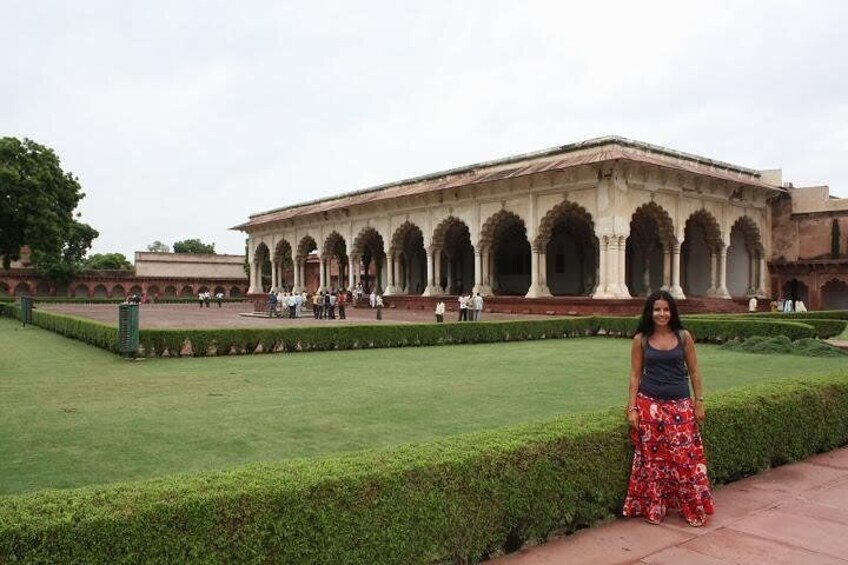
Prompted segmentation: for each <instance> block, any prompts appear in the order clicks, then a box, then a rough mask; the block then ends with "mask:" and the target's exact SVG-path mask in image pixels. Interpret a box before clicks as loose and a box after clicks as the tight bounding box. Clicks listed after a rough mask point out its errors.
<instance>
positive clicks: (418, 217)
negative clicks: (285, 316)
mask: <svg viewBox="0 0 848 565" xmlns="http://www.w3.org/2000/svg"><path fill="white" fill-rule="evenodd" d="M772 180H773V179H772ZM780 191H782V189H781V188H779V187H778V186H774V185H772V184H770V183H769V182H766V180H764V175H763V174H761V173H760V172H759V171H754V170H751V169H745V168H742V167H737V166H735V165H730V164H727V163H720V162H716V161H712V160H709V159H705V158H702V157H697V156H693V155H688V154H684V153H679V152H676V151H672V150H669V149H665V148H662V147H656V146H651V145H648V144H644V143H641V142H635V141H631V140H626V139H622V138H617V137H610V138H601V139H598V140H591V141H588V142H583V143H579V144H574V145H569V146H564V147H560V148H556V149H552V150H547V151H542V152H538V153H535V154H528V155H523V156H518V157H511V158H508V159H502V160H499V161H493V162H490V163H485V164H481V165H472V166H469V167H464V168H460V169H454V170H452V171H447V172H444V173H436V174H433V175H427V176H425V177H420V178H417V179H410V180H407V181H401V182H398V183H392V184H387V185H384V186H382V187H376V188H373V189H367V190H363V191H358V192H352V193H347V194H342V195H340V196H339V197H336V198H330V199H326V200H322V201H316V202H311V203H305V204H301V205H295V206H289V207H286V208H282V209H279V210H273V211H269V212H264V213H259V214H256V215H253V216H251V218H250V221H248V222H247V223H245V224H242V225H240V226H237V227H236V228H234V229H240V230H243V231H245V232H246V233H247V234H248V236H249V242H248V252H249V261H250V264H251V265H252V267H253V268H252V270H251V277H250V292H251V293H259V292H262V291H263V290H267V289H264V288H263V285H262V283H261V282H260V281H261V280H262V278H261V277H262V273H261V272H260V271H261V269H262V263H263V259H265V257H266V256H268V257H270V258H271V261H272V265H273V267H272V269H271V273H270V275H271V280H270V284H271V286H272V287H277V286H282V285H284V284H285V285H286V286H289V287H294V288H298V289H300V288H302V287H303V281H304V277H303V270H304V263H305V260H306V258H307V256H308V255H309V254H310V253H316V252H317V257H318V259H319V261H320V265H321V269H320V273H321V276H320V286H321V288H322V289H323V288H328V286H329V275H328V273H329V264H330V261H333V262H334V264H335V265H337V266H338V267H340V269H341V272H342V280H343V281H344V286H347V287H354V286H356V285H357V283H359V282H362V278H363V276H364V273H366V272H368V271H371V272H374V271H376V277H372V280H371V281H365V282H367V283H368V284H370V285H375V286H376V287H377V288H378V290H379V291H382V292H385V293H386V294H421V295H425V296H429V295H438V294H445V293H447V294H456V293H458V292H469V291H470V292H480V293H482V294H483V295H491V294H506V295H522V296H525V297H527V298H536V297H547V296H552V295H554V296H556V295H560V296H591V297H594V298H611V299H622V298H630V297H631V296H636V295H645V294H647V292H648V291H651V290H656V289H659V288H664V289H668V290H669V291H670V292H671V293H672V294H673V295H674V296H676V297H678V298H685V297H686V296H687V295H691V296H710V297H721V298H729V297H731V296H748V295H752V294H757V295H761V296H765V295H768V293H769V289H768V288H767V285H768V277H767V273H766V264H765V259H766V257H767V256H768V255H767V254H768V252H769V249H768V245H769V242H768V237H764V235H766V234H768V233H769V228H770V225H769V224H770V216H769V210H770V209H769V205H768V200H769V198H770V197H772V196H774V195H775V194H777V193H779V192H780ZM266 254H267V255H266ZM288 261H293V263H294V267H295V268H294V277H293V280H288V281H283V280H282V275H281V273H282V272H283V269H282V268H281V266H282V263H283V262H288ZM350 266H353V268H350ZM265 275H266V278H267V273H265ZM374 278H376V280H373V279H374ZM265 286H267V284H266V285H265ZM339 286H342V285H339Z"/></svg>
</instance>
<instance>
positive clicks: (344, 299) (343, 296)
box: [304, 290, 350, 320]
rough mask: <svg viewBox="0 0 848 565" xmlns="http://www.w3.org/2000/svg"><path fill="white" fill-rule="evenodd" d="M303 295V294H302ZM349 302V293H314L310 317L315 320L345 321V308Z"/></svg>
mask: <svg viewBox="0 0 848 565" xmlns="http://www.w3.org/2000/svg"><path fill="white" fill-rule="evenodd" d="M304 294H305V293H304ZM349 302H350V293H349V292H348V291H346V290H340V291H338V292H335V291H330V292H323V291H322V292H316V293H315V294H314V295H312V316H313V317H314V318H315V319H316V320H320V319H325V320H335V319H336V315H337V314H338V319H339V320H346V319H347V315H346V313H345V308H346V306H347V304H348V303H349Z"/></svg>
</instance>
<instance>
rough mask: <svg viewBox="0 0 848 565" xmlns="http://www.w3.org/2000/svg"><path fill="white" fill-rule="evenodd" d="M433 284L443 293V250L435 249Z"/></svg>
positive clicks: (437, 290) (438, 291) (439, 292)
mask: <svg viewBox="0 0 848 565" xmlns="http://www.w3.org/2000/svg"><path fill="white" fill-rule="evenodd" d="M433 286H434V287H435V290H436V292H437V293H438V294H443V293H444V292H445V289H443V288H442V250H441V249H434V250H433Z"/></svg>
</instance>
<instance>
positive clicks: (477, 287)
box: [471, 246, 483, 294]
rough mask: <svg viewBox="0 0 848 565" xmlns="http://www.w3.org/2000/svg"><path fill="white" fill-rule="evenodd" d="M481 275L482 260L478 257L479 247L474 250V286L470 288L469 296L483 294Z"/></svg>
mask: <svg viewBox="0 0 848 565" xmlns="http://www.w3.org/2000/svg"><path fill="white" fill-rule="evenodd" d="M482 273H483V258H482V257H481V256H480V247H479V246H478V247H475V248H474V285H473V286H472V287H471V294H476V293H478V292H479V293H480V294H483V284H482V282H481V281H480V277H481V276H482Z"/></svg>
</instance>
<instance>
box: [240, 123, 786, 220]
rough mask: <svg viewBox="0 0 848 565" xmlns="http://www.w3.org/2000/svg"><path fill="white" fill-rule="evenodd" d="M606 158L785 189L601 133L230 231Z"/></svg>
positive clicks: (278, 213) (750, 172)
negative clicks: (597, 136)
mask: <svg viewBox="0 0 848 565" xmlns="http://www.w3.org/2000/svg"><path fill="white" fill-rule="evenodd" d="M609 161H630V162H634V163H642V164H646V165H654V166H657V167H662V168H667V169H671V170H675V171H679V172H686V173H693V174H698V175H704V176H709V177H712V178H716V179H719V180H725V181H730V182H734V183H739V184H744V185H747V186H754V187H759V188H764V189H768V190H773V191H779V192H785V189H783V188H782V187H778V186H774V185H771V184H768V183H766V182H764V181H762V180H761V178H762V173H761V172H760V171H758V170H755V169H749V168H746V167H740V166H738V165H733V164H731V163H725V162H723V161H716V160H713V159H708V158H706V157H701V156H698V155H693V154H691V153H684V152H682V151H675V150H673V149H668V148H666V147H662V146H659V145H651V144H650V143H644V142H641V141H636V140H633V139H627V138H625V137H619V136H605V137H599V138H595V139H590V140H587V141H581V142H578V143H571V144H568V145H562V146H559V147H552V148H550V149H543V150H541V151H534V152H532V153H523V154H520V155H513V156H511V157H506V158H503V159H496V160H493V161H485V162H482V163H475V164H473V165H466V166H463V167H457V168H453V169H448V170H445V171H439V172H436V173H430V174H427V175H422V176H417V177H412V178H409V179H404V180H400V181H395V182H390V183H386V184H380V185H377V186H372V187H369V188H364V189H360V190H356V191H352V192H346V193H342V194H339V195H337V196H330V197H326V198H320V199H317V200H310V201H307V202H301V203H299V204H292V205H290V206H284V207H282V208H275V209H273V210H268V211H265V212H259V213H256V214H251V215H250V220H249V221H248V222H245V223H243V224H239V225H237V226H234V227H232V228H230V229H233V230H241V231H247V228H250V227H258V226H262V225H265V224H270V223H274V222H279V221H283V220H287V219H290V218H294V217H296V216H301V215H308V214H317V213H322V212H329V211H333V210H340V209H344V208H349V207H351V206H359V205H363V204H367V203H370V202H377V201H381V200H390V199H395V198H402V197H406V196H414V195H418V194H424V193H428V192H437V191H440V190H446V189H450V188H458V187H462V186H471V185H475V184H482V183H485V182H493V181H497V180H505V179H512V178H519V177H523V176H528V175H533V174H537V173H545V172H556V171H562V170H565V169H568V168H571V167H575V166H579V165H590V164H596V163H603V162H609Z"/></svg>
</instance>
